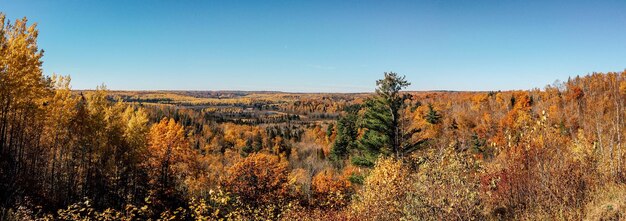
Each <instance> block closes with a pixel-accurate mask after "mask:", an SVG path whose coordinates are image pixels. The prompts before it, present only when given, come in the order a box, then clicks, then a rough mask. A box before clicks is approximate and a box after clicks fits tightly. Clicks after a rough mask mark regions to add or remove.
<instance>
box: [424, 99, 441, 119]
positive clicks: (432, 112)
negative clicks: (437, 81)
mask: <svg viewBox="0 0 626 221" xmlns="http://www.w3.org/2000/svg"><path fill="white" fill-rule="evenodd" d="M424 118H426V121H427V122H428V123H429V124H438V123H439V122H441V114H439V112H437V111H436V110H435V108H434V107H433V105H432V104H428V113H426V116H425V117H424Z"/></svg>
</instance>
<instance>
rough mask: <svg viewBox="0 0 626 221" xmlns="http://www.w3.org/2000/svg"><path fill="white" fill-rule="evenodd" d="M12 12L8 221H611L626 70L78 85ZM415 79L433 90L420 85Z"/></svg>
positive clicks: (4, 150) (5, 127)
mask: <svg viewBox="0 0 626 221" xmlns="http://www.w3.org/2000/svg"><path fill="white" fill-rule="evenodd" d="M38 34H39V33H38V31H37V28H36V26H35V25H30V24H28V22H27V20H26V19H20V20H17V21H15V22H12V23H11V22H9V21H7V20H6V19H5V18H4V16H2V17H0V220H31V219H34V220H147V219H152V220H157V219H160V220H222V219H224V220H256V219H258V220H268V219H269V220H308V219H310V220H320V219H321V220H580V219H589V220H602V219H604V220H606V219H622V218H624V215H626V198H624V196H625V195H626V185H625V182H626V171H625V170H624V168H625V165H624V162H623V161H624V151H623V150H622V149H623V146H624V145H623V142H624V141H623V140H624V139H626V131H625V130H626V121H625V120H624V118H626V111H624V108H626V107H625V102H626V72H616V73H593V74H589V75H587V76H583V77H575V78H571V79H567V81H564V82H557V83H554V84H552V85H549V86H546V87H545V88H544V89H535V90H529V91H498V92H403V91H402V89H404V88H405V87H406V86H408V85H409V84H410V83H409V82H408V81H407V80H406V79H405V77H403V76H401V75H399V74H396V73H392V72H389V73H384V76H382V79H381V80H379V81H377V82H376V83H377V88H376V89H375V93H371V94H288V93H277V92H116V91H108V90H107V89H106V87H104V86H100V87H98V89H97V90H94V91H73V90H72V89H71V86H70V78H69V76H61V75H52V76H46V75H44V74H43V73H42V68H41V65H42V56H43V51H42V50H41V49H39V48H38V46H37V36H38ZM411 80H414V81H419V79H411ZM622 128H624V129H622Z"/></svg>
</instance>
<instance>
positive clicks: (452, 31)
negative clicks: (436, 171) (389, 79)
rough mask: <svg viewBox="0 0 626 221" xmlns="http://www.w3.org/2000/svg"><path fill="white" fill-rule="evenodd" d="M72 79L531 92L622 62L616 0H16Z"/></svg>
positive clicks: (11, 11)
mask: <svg viewBox="0 0 626 221" xmlns="http://www.w3.org/2000/svg"><path fill="white" fill-rule="evenodd" d="M0 11H2V12H4V13H6V14H7V17H8V18H10V19H11V20H14V19H16V18H21V17H24V16H26V17H28V18H29V20H30V21H31V22H37V23H38V27H39V30H40V36H39V45H40V48H42V49H44V50H45V55H44V72H45V73H46V74H51V73H58V74H64V75H68V74H69V75H71V76H72V82H73V83H72V85H73V88H74V89H87V88H95V86H97V85H100V84H102V83H105V84H106V85H107V86H108V87H109V88H110V89H137V90H152V89H164V90H176V89H181V90H225V89H226V90H280V91H291V92H362V91H373V89H374V87H375V80H376V79H378V78H380V77H381V76H382V73H383V72H385V71H395V72H398V73H400V74H404V75H406V76H407V79H408V80H409V81H411V82H412V85H411V87H410V88H409V89H410V90H507V89H530V88H535V87H540V88H542V87H543V86H545V85H546V84H550V83H552V82H554V81H555V80H557V79H559V80H566V79H567V77H569V76H575V75H584V74H587V73H591V72H594V71H596V72H607V71H622V70H624V69H625V68H626V13H625V11H626V1H579V2H578V1H521V0H519V1H517V0H506V1H297V0H291V1H279V0H277V1H135V0H128V1H113V0H107V1H78V0H67V1H65V0H58V1H56V0H55V1H24V0H3V1H1V2H0Z"/></svg>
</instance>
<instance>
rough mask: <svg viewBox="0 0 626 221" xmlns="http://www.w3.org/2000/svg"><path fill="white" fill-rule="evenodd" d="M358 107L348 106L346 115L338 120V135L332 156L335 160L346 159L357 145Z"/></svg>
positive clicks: (332, 149)
mask: <svg viewBox="0 0 626 221" xmlns="http://www.w3.org/2000/svg"><path fill="white" fill-rule="evenodd" d="M357 114H358V107H357V108H354V107H351V108H348V109H347V113H346V115H345V116H342V117H341V118H339V120H338V121H337V136H336V137H335V141H334V142H333V146H332V148H331V156H332V158H333V159H335V160H343V159H345V158H346V157H347V156H348V154H349V153H350V151H351V150H354V149H356V147H357V142H356V141H357V136H358V128H357V126H358V125H357V120H358V116H357Z"/></svg>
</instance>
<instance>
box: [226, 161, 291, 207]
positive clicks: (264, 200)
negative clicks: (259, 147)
mask: <svg viewBox="0 0 626 221" xmlns="http://www.w3.org/2000/svg"><path fill="white" fill-rule="evenodd" d="M288 178H289V171H288V170H287V162H286V161H281V159H280V158H279V157H277V156H274V155H269V154H264V153H255V154H251V155H250V156H248V157H246V158H244V159H243V160H241V161H240V162H237V163H235V165H233V166H232V167H230V168H229V169H228V176H227V177H226V178H225V180H224V181H223V186H224V187H225V188H226V189H227V190H228V191H230V192H232V193H234V194H236V195H237V196H239V197H240V198H241V200H242V201H244V202H250V203H251V205H255V206H258V205H262V204H272V203H277V202H278V201H281V200H284V199H287V198H288V196H289V185H288Z"/></svg>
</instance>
